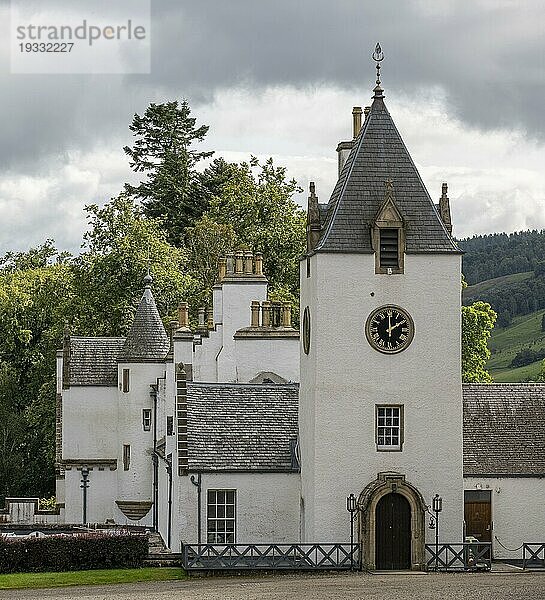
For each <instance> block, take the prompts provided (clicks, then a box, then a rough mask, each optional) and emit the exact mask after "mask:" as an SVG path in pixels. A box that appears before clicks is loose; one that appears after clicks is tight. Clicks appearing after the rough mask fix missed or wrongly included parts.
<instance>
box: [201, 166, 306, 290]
mask: <svg viewBox="0 0 545 600" xmlns="http://www.w3.org/2000/svg"><path fill="white" fill-rule="evenodd" d="M254 171H256V172H257V175H255V174H254ZM299 191H301V189H300V188H299V187H298V185H297V183H296V181H295V180H293V179H292V180H287V179H286V169H285V168H284V167H276V166H275V165H274V163H273V160H272V158H269V159H268V160H267V161H266V162H265V163H264V164H263V165H261V164H259V162H258V161H257V159H255V158H253V157H252V159H251V160H250V163H241V164H240V165H237V166H236V167H235V166H231V176H230V177H229V178H228V179H227V180H226V181H225V183H223V184H222V186H221V195H219V196H214V197H213V198H212V200H211V202H210V209H209V211H208V212H207V217H208V218H209V219H211V220H212V221H214V222H216V223H223V224H225V225H231V227H232V228H233V230H234V232H235V235H236V238H237V242H238V244H239V245H243V246H246V247H248V248H250V249H252V250H253V251H254V252H262V253H263V258H264V267H265V272H266V275H267V277H268V278H269V282H270V284H271V287H272V288H273V289H275V288H278V287H285V288H287V289H288V290H290V292H291V293H292V294H293V295H296V296H297V295H298V290H299V257H300V256H301V255H302V254H303V252H304V250H305V226H306V214H305V211H303V210H302V209H301V208H300V207H299V206H298V204H297V203H296V202H295V200H294V199H293V196H294V194H295V193H296V192H299Z"/></svg>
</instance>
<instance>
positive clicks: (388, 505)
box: [375, 493, 411, 570]
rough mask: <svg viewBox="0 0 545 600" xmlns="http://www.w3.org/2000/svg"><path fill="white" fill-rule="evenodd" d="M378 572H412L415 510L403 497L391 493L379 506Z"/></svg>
mask: <svg viewBox="0 0 545 600" xmlns="http://www.w3.org/2000/svg"><path fill="white" fill-rule="evenodd" d="M375 523H376V531H375V564H376V568H377V569H394V570H395V569H410V568H411V507H410V505H409V502H408V500H407V499H406V498H405V497H404V496H402V495H401V494H395V493H390V494H386V495H385V496H383V497H382V498H381V499H380V500H379V501H378V504H377V508H376V515H375Z"/></svg>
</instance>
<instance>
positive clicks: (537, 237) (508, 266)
mask: <svg viewBox="0 0 545 600" xmlns="http://www.w3.org/2000/svg"><path fill="white" fill-rule="evenodd" d="M458 244H459V246H460V247H461V248H462V250H464V252H465V253H466V254H465V255H464V259H463V262H464V268H463V271H464V276H465V279H466V281H467V283H468V285H473V284H475V283H479V282H480V281H485V280H486V279H494V278H496V277H501V276H502V275H512V274H513V273H524V272H525V271H533V270H534V269H535V268H536V267H537V266H538V265H539V264H540V263H543V261H545V230H543V229H542V230H540V231H538V230H535V229H534V230H532V231H518V232H515V233H509V234H507V233H491V234H489V235H478V236H473V237H472V238H466V239H463V240H459V241H458ZM541 267H542V268H543V265H541Z"/></svg>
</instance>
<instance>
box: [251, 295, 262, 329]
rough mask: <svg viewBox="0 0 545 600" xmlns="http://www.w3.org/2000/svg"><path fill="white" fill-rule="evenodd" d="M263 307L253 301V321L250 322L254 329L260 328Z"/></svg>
mask: <svg viewBox="0 0 545 600" xmlns="http://www.w3.org/2000/svg"><path fill="white" fill-rule="evenodd" d="M260 308H261V306H260V304H259V302H258V301H257V300H253V301H252V320H251V322H250V324H251V326H252V327H259V310H260Z"/></svg>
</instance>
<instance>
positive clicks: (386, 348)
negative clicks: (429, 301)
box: [365, 305, 414, 354]
mask: <svg viewBox="0 0 545 600" xmlns="http://www.w3.org/2000/svg"><path fill="white" fill-rule="evenodd" d="M365 335H366V336H367V340H368V341H369V343H370V344H371V346H372V347H373V348H374V349H375V350H378V351H379V352H384V353H385V354H395V353H396V352H401V351H402V350H405V348H407V347H408V346H409V344H410V343H411V342H412V340H413V336H414V323H413V320H412V318H411V316H410V315H409V313H408V312H407V311H406V310H403V309H402V308H399V306H391V305H388V306H381V307H380V308H376V309H375V310H374V311H373V312H372V313H371V314H370V315H369V317H368V318H367V323H366V324H365Z"/></svg>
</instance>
